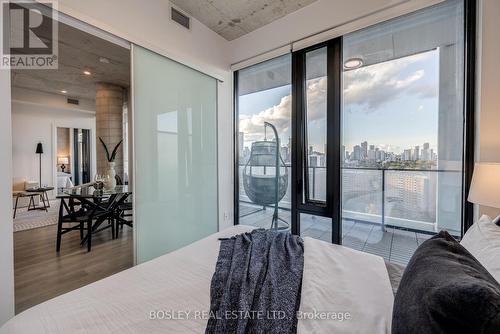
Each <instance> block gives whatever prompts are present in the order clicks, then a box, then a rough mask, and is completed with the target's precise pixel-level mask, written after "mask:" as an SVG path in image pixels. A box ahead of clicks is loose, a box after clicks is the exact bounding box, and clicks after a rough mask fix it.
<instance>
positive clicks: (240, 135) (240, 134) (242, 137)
mask: <svg viewBox="0 0 500 334" xmlns="http://www.w3.org/2000/svg"><path fill="white" fill-rule="evenodd" d="M244 144H245V133H244V132H238V146H239V150H240V154H242V153H243V146H244Z"/></svg>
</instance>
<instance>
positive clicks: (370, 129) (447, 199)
mask: <svg viewBox="0 0 500 334" xmlns="http://www.w3.org/2000/svg"><path fill="white" fill-rule="evenodd" d="M463 92H464V6H463V1H458V0H449V1H445V2H444V3H442V4H440V5H437V6H434V7H430V8H427V9H424V10H421V11H419V12H416V13H413V14H410V15H407V16H403V17H400V18H397V19H394V20H391V21H388V22H385V23H381V24H378V25H376V26H373V27H370V28H367V29H364V30H361V31H357V32H354V33H351V34H348V35H346V36H344V38H343V94H342V97H343V106H342V120H343V122H342V124H343V129H342V130H343V131H342V149H341V160H342V198H343V200H342V217H343V225H342V231H343V244H344V245H346V246H348V247H352V248H355V249H359V250H363V251H367V252H371V253H374V254H377V255H381V256H383V257H385V258H386V259H388V260H391V261H393V262H400V263H403V264H405V263H406V262H407V261H408V259H409V258H410V257H411V255H412V254H413V252H414V250H415V249H416V248H417V246H418V245H419V244H420V243H421V242H422V241H423V240H425V239H427V238H428V237H429V236H430V235H431V234H433V233H435V232H437V231H439V230H442V229H446V230H448V231H449V232H450V233H451V234H453V235H456V236H460V235H461V228H462V189H463V185H462V175H463V174H462V172H463V171H462V162H463V152H464V141H463V138H464V128H463V124H464V105H463V101H464V93H463Z"/></svg>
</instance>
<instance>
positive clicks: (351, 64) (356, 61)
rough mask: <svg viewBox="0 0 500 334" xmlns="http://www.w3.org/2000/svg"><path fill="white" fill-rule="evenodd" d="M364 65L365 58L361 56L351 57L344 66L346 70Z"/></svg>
mask: <svg viewBox="0 0 500 334" xmlns="http://www.w3.org/2000/svg"><path fill="white" fill-rule="evenodd" d="M361 66H363V59H361V58H350V59H347V60H346V61H345V62H344V68H345V69H346V70H354V69H357V68H360V67H361Z"/></svg>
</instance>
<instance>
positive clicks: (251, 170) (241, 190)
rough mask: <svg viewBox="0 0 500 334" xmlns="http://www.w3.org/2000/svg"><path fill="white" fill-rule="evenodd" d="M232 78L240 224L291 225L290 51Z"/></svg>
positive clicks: (286, 226) (259, 225) (262, 225)
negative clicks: (233, 84) (235, 115)
mask: <svg viewBox="0 0 500 334" xmlns="http://www.w3.org/2000/svg"><path fill="white" fill-rule="evenodd" d="M236 78H237V89H236V94H235V99H236V105H237V124H236V128H237V131H238V135H237V145H238V146H237V148H238V156H239V157H238V160H237V162H236V167H237V168H236V170H237V172H238V180H237V189H238V194H237V196H238V197H237V198H238V201H237V207H236V209H237V212H238V215H239V217H238V218H239V223H240V224H245V225H252V226H258V227H264V228H270V227H271V225H272V224H273V219H274V223H275V224H276V219H277V224H278V228H280V229H283V230H289V229H290V208H291V182H290V175H291V158H292V156H291V154H292V152H291V110H292V99H291V56H290V55H285V56H281V57H278V58H275V59H272V60H269V61H266V62H263V63H260V64H257V65H254V66H251V67H247V68H245V69H242V70H240V71H238V72H237V75H236ZM274 130H276V133H277V134H278V136H277V137H276V135H275V132H274ZM277 141H278V143H277ZM276 163H278V166H279V168H276Z"/></svg>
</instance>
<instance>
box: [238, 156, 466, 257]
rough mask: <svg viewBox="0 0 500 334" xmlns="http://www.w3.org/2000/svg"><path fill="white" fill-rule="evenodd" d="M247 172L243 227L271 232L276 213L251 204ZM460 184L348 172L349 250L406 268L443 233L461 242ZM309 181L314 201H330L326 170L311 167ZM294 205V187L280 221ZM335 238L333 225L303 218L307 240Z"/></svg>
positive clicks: (421, 174) (400, 172) (419, 174)
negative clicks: (428, 242) (431, 239)
mask: <svg viewBox="0 0 500 334" xmlns="http://www.w3.org/2000/svg"><path fill="white" fill-rule="evenodd" d="M243 168H244V166H242V165H240V170H239V172H240V194H239V198H240V224H245V225H252V226H257V227H263V228H269V227H270V224H271V217H272V214H273V208H271V207H267V208H263V207H259V206H256V205H254V204H252V203H251V201H250V200H249V199H248V197H247V196H246V194H245V191H244V189H243V184H242V180H243V178H242V172H243ZM289 174H290V173H289ZM460 179H461V173H460V172H459V171H454V170H446V171H445V170H415V169H376V168H355V167H344V168H343V170H342V208H343V210H342V242H343V245H345V246H348V247H350V248H353V249H357V250H360V251H364V252H368V253H371V254H375V255H379V256H382V257H384V259H386V260H387V261H391V262H395V263H399V264H402V265H406V264H407V262H408V261H409V259H410V258H411V256H412V254H413V252H414V251H415V249H416V248H417V247H418V245H420V244H421V243H422V242H423V241H425V240H426V239H428V238H429V237H430V236H432V234H434V233H436V232H438V231H439V230H441V229H447V230H448V231H449V232H450V233H451V234H453V235H455V236H459V235H460V228H461V227H460V222H461V218H460V214H461V210H460V203H461V188H460V186H459V185H460V184H461V181H460ZM309 180H310V182H311V186H310V192H311V193H310V197H311V198H315V199H324V198H325V197H326V169H325V167H310V168H309ZM289 184H290V180H289ZM457 185H458V186H457ZM290 201H291V197H290V187H289V189H288V190H287V192H286V194H285V196H284V197H283V199H282V200H281V202H280V203H279V215H280V217H281V218H283V219H284V220H286V221H288V222H290V206H291V202H290ZM331 233H332V231H331V220H330V219H326V218H322V217H314V216H309V215H303V216H301V235H302V236H310V237H313V238H316V239H321V240H324V241H328V242H331V240H332V234H331Z"/></svg>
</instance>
